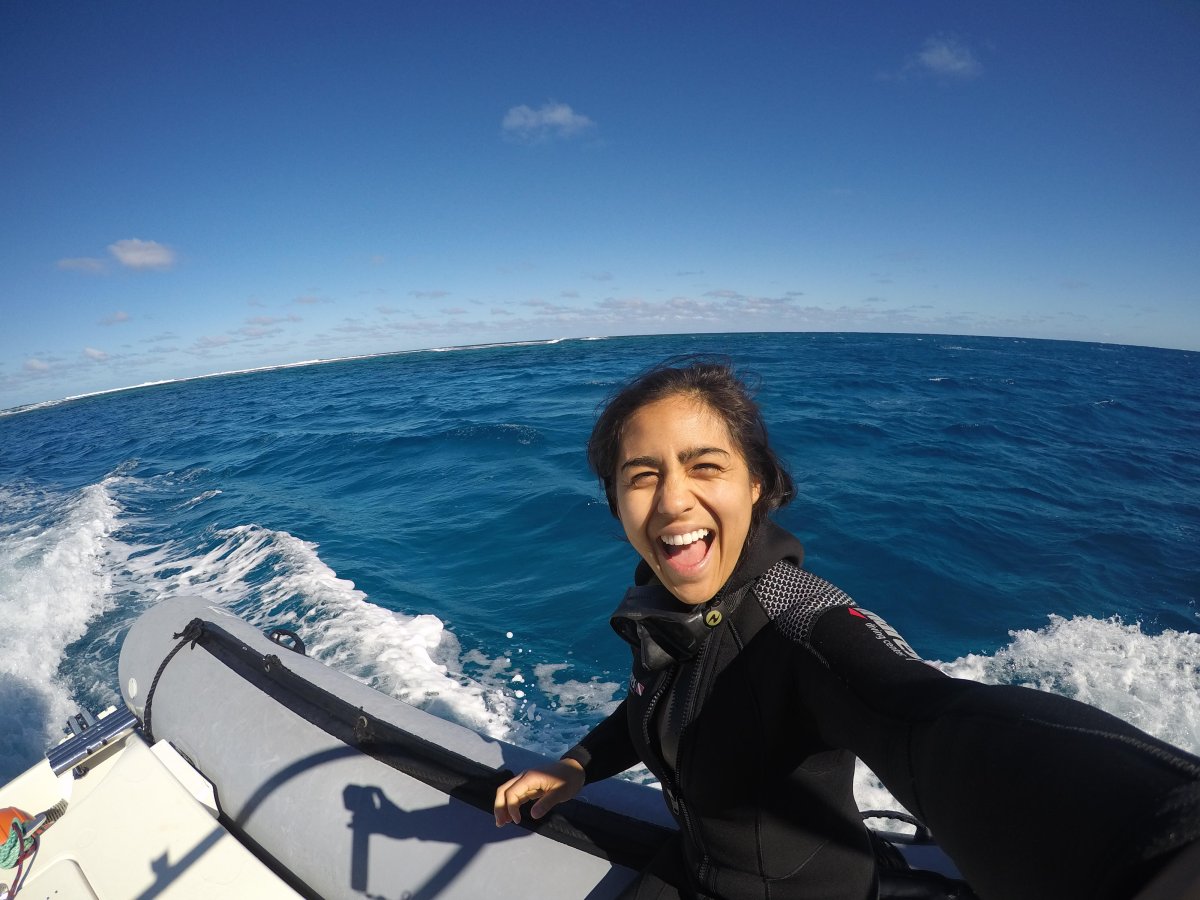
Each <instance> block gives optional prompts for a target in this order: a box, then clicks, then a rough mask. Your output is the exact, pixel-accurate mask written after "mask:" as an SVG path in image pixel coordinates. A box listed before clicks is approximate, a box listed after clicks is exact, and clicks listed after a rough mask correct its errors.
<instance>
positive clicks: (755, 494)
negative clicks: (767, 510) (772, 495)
mask: <svg viewBox="0 0 1200 900" xmlns="http://www.w3.org/2000/svg"><path fill="white" fill-rule="evenodd" d="M750 496H751V497H752V498H753V499H752V500H751V501H750V505H751V506H753V505H754V504H755V503H757V502H758V498H759V497H761V496H762V480H761V479H758V478H754V479H752V480H751V481H750Z"/></svg>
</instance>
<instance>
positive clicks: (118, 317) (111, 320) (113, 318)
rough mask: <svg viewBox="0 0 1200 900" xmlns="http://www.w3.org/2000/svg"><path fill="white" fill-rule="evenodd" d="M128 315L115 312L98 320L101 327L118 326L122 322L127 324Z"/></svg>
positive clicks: (118, 311) (119, 311)
mask: <svg viewBox="0 0 1200 900" xmlns="http://www.w3.org/2000/svg"><path fill="white" fill-rule="evenodd" d="M129 319H130V315H129V313H127V312H123V311H121V310H117V311H116V312H115V313H113V314H112V315H110V316H105V317H104V318H103V319H101V320H100V324H101V325H120V324H121V323H122V322H128V321H129Z"/></svg>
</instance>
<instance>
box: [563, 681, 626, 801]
mask: <svg viewBox="0 0 1200 900" xmlns="http://www.w3.org/2000/svg"><path fill="white" fill-rule="evenodd" d="M627 703H628V701H627V700H622V701H621V705H620V706H618V707H617V708H616V710H615V711H614V712H613V713H612V715H610V716H609V717H608V718H607V719H605V720H604V721H603V722H601V723H600V724H599V725H597V726H596V727H595V728H593V729H592V730H591V731H589V732H588V733H587V735H586V736H585V737H584V738H583V740H581V741H580V742H579V743H578V744H576V745H575V746H574V747H572V748H571V749H570V750H568V751H567V752H566V753H564V754H563V755H562V758H563V759H573V760H575V761H576V762H577V763H579V764H580V765H581V766H583V771H584V774H585V775H586V776H587V783H588V784H591V783H592V782H593V781H602V780H603V779H605V778H609V777H611V776H613V775H617V774H619V773H621V772H624V771H625V770H626V769H628V768H630V767H631V766H636V765H637V764H638V763H639V762H641V759H640V758H639V757H638V754H637V751H636V750H635V749H634V747H633V741H632V740H631V738H630V736H629V713H628V711H627V707H626V704H627Z"/></svg>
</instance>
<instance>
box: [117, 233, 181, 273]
mask: <svg viewBox="0 0 1200 900" xmlns="http://www.w3.org/2000/svg"><path fill="white" fill-rule="evenodd" d="M108 252H109V253H111V254H112V255H113V256H114V257H116V260H117V262H119V263H120V264H121V265H123V266H125V267H127V268H130V269H169V268H171V266H173V265H175V251H174V250H172V249H171V248H170V247H167V246H165V245H163V244H160V243H158V241H143V240H139V239H138V238H128V239H126V240H123V241H117V242H116V243H115V244H109V245H108Z"/></svg>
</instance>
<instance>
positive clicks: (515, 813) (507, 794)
mask: <svg viewBox="0 0 1200 900" xmlns="http://www.w3.org/2000/svg"><path fill="white" fill-rule="evenodd" d="M583 782H584V774H583V766H581V765H580V764H579V763H577V762H575V760H573V759H560V760H559V761H558V762H556V763H554V764H552V765H549V766H546V767H545V768H542V769H529V770H528V771H525V772H522V773H521V774H520V775H518V776H517V777H516V778H510V779H509V780H508V781H506V782H504V784H502V785H500V787H498V788H496V827H497V828H499V827H500V826H501V825H506V824H508V823H509V822H512V823H513V824H514V825H515V824H520V822H521V804H522V803H524V802H525V801H526V800H532V799H534V798H535V797H536V798H537V802H536V803H534V804H533V808H532V809H530V810H529V814H530V815H531V816H533V818H535V819H540V818H541V817H542V816H544V815H545V814H546V813H548V812H549V811H550V809H551V807H553V806H556V805H558V804H559V803H562V802H563V801H564V800H570V799H571V798H572V797H574V796H575V795H576V794H578V793H579V791H580V790H581V789H582V788H583Z"/></svg>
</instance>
